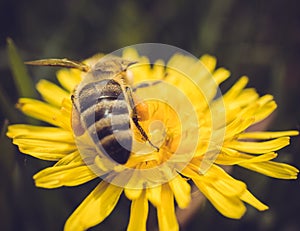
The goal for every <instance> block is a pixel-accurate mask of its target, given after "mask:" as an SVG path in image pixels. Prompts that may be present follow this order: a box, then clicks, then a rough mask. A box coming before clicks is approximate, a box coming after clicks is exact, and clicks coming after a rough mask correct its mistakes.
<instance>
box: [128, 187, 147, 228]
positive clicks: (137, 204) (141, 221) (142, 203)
mask: <svg viewBox="0 0 300 231" xmlns="http://www.w3.org/2000/svg"><path fill="white" fill-rule="evenodd" d="M145 194H146V191H145V190H143V192H142V194H140V196H139V197H138V198H137V199H135V200H133V201H132V202H131V208H130V219H129V224H128V227H127V231H136V230H139V231H146V223H147V217H148V210H149V205H148V200H147V198H146V196H145Z"/></svg>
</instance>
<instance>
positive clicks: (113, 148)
mask: <svg viewBox="0 0 300 231" xmlns="http://www.w3.org/2000/svg"><path fill="white" fill-rule="evenodd" d="M25 63H26V64H29V65H39V66H60V67H66V68H76V69H78V70H80V71H83V72H85V73H86V75H85V76H84V77H83V80H82V82H81V83H80V84H79V85H78V86H77V87H76V88H75V90H74V92H73V94H72V95H71V100H72V129H73V132H74V135H75V136H80V135H82V134H83V133H84V132H85V131H87V132H88V133H89V135H90V136H91V138H92V140H93V143H94V144H95V145H97V147H98V148H99V150H100V151H101V153H104V154H106V155H107V156H108V157H110V158H111V159H113V160H114V161H116V162H117V163H119V164H125V163H126V162H127V161H128V159H129V157H130V153H131V149H132V142H133V130H132V126H136V128H137V129H138V131H139V133H140V134H141V136H142V138H143V140H144V141H145V142H148V143H149V144H150V145H151V146H152V147H154V148H155V149H156V150H157V151H159V148H158V147H156V146H155V145H154V144H153V143H152V142H151V141H150V140H149V137H148V135H147V134H146V132H145V131H144V129H143V128H142V126H141V125H140V122H139V121H142V120H145V119H147V118H148V115H147V105H146V104H145V103H143V102H140V103H138V104H137V100H136V97H135V95H134V90H133V89H132V87H131V85H130V74H128V67H129V66H131V65H133V64H135V63H136V62H132V61H129V60H125V59H122V58H119V57H115V56H109V57H104V58H102V59H100V60H99V61H98V62H96V64H95V65H93V66H89V65H86V64H84V63H81V62H76V61H71V60H68V59H42V60H36V61H29V62H25Z"/></svg>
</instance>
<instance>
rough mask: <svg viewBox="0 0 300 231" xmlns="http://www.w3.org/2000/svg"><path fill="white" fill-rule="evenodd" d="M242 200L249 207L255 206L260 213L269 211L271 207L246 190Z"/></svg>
mask: <svg viewBox="0 0 300 231" xmlns="http://www.w3.org/2000/svg"><path fill="white" fill-rule="evenodd" d="M241 199H242V200H243V201H245V202H246V203H248V204H249V205H251V206H253V207H254V208H256V209H258V210H259V211H264V210H267V209H268V208H269V207H268V206H266V205H265V204H263V203H262V202H260V201H259V200H258V199H257V198H256V197H255V196H253V195H252V193H250V192H249V191H248V190H246V191H245V192H244V193H243V195H242V196H241Z"/></svg>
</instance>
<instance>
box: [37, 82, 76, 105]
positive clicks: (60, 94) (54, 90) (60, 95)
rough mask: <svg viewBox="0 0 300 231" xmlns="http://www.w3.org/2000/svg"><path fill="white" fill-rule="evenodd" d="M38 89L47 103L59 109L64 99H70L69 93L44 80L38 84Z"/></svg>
mask: <svg viewBox="0 0 300 231" xmlns="http://www.w3.org/2000/svg"><path fill="white" fill-rule="evenodd" d="M36 88H37V90H38V92H39V93H40V94H41V95H42V97H43V99H44V100H45V101H47V102H48V103H50V104H52V105H54V106H56V107H59V108H60V107H61V103H62V101H63V99H64V98H68V97H70V95H69V93H68V92H66V91H64V90H63V89H61V88H60V87H58V86H57V85H56V84H54V83H51V82H49V81H47V80H44V79H43V80H40V81H39V82H38V83H37V85H36Z"/></svg>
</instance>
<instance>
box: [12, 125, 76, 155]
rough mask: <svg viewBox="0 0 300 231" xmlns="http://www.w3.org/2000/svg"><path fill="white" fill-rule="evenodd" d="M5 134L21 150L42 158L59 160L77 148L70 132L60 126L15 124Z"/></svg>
mask: <svg viewBox="0 0 300 231" xmlns="http://www.w3.org/2000/svg"><path fill="white" fill-rule="evenodd" d="M7 135H8V137H10V138H13V143H14V144H16V145H18V146H19V149H20V151H21V152H23V153H25V154H28V155H31V156H34V157H36V158H39V159H43V160H50V161H55V160H59V159H61V158H63V157H64V156H65V155H67V154H69V153H72V152H74V151H75V150H76V149H77V147H76V145H75V143H74V142H73V136H72V134H71V133H70V132H68V131H65V130H63V129H61V128H54V127H42V126H32V125H22V124H17V125H11V126H9V128H8V132H7Z"/></svg>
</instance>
